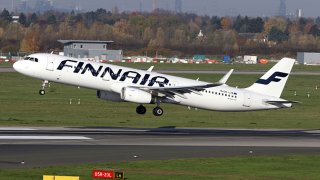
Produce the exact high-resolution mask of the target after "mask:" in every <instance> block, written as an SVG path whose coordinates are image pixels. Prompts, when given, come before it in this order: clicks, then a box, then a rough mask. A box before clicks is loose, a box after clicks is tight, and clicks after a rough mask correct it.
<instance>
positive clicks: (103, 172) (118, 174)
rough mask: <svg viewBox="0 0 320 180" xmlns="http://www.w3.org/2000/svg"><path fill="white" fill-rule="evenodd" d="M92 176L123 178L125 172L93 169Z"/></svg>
mask: <svg viewBox="0 0 320 180" xmlns="http://www.w3.org/2000/svg"><path fill="white" fill-rule="evenodd" d="M92 177H93V178H99V179H123V178H124V173H123V172H115V171H113V170H93V171H92Z"/></svg>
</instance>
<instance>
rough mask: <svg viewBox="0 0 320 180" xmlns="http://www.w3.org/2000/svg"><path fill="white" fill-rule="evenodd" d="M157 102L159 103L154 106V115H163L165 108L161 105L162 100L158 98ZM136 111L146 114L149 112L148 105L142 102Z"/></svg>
mask: <svg viewBox="0 0 320 180" xmlns="http://www.w3.org/2000/svg"><path fill="white" fill-rule="evenodd" d="M156 103H157V107H155V108H153V111H152V113H153V115H155V116H162V114H163V109H162V108H161V107H160V100H159V99H156ZM136 112H137V113H138V114H145V113H146V112H147V109H146V107H144V106H143V105H142V104H140V105H139V106H138V107H137V108H136Z"/></svg>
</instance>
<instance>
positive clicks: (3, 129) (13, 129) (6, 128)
mask: <svg viewBox="0 0 320 180" xmlns="http://www.w3.org/2000/svg"><path fill="white" fill-rule="evenodd" d="M35 130H37V129H34V128H20V127H0V131H35Z"/></svg>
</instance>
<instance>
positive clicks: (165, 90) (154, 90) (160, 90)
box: [131, 83, 222, 98]
mask: <svg viewBox="0 0 320 180" xmlns="http://www.w3.org/2000/svg"><path fill="white" fill-rule="evenodd" d="M221 85H222V84H221V83H209V84H204V85H194V86H173V87H136V86H131V88H137V89H140V90H143V91H146V92H149V93H150V94H152V95H155V96H159V97H164V96H167V97H173V96H174V95H177V96H179V97H182V98H186V97H185V96H184V94H185V93H195V94H198V95H202V94H201V92H200V91H202V90H204V89H206V88H210V87H216V86H221Z"/></svg>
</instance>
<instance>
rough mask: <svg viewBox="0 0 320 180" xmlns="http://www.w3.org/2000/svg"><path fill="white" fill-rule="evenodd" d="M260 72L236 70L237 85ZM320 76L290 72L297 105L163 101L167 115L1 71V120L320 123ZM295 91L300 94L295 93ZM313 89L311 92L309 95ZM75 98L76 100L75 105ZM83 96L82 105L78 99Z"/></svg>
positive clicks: (290, 93) (288, 94)
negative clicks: (192, 105)
mask: <svg viewBox="0 0 320 180" xmlns="http://www.w3.org/2000/svg"><path fill="white" fill-rule="evenodd" d="M179 76H184V77H188V78H194V79H195V78H198V77H200V79H201V80H205V81H211V82H214V81H217V80H218V79H219V78H220V77H221V75H204V74H201V75H191V74H186V75H183V74H181V75H180V74H179ZM258 77H259V76H257V75H233V76H231V78H230V79H229V81H228V84H230V85H232V86H239V87H246V86H248V85H250V84H252V83H253V82H254V81H255V80H256V79H257V78H258ZM316 85H318V86H319V88H320V79H319V77H317V76H290V78H289V81H288V83H287V86H286V88H285V90H284V94H283V97H284V98H285V99H289V100H296V101H301V102H303V103H302V104H297V105H296V106H295V107H294V108H291V109H281V110H270V111H258V112H231V113H226V112H214V111H206V110H194V109H191V110H188V108H187V107H184V106H177V105H172V104H162V105H161V106H162V107H163V109H164V110H165V114H164V115H163V116H161V117H154V116H153V115H152V112H151V110H152V108H153V107H154V105H147V114H146V115H144V116H141V115H137V114H136V113H135V108H136V104H134V103H113V102H109V101H104V100H100V99H97V98H96V91H94V90H89V89H84V88H80V89H78V88H76V87H72V86H67V85H62V84H56V83H52V84H51V88H49V89H48V90H47V94H46V95H45V96H40V95H38V90H39V88H40V80H36V79H33V78H29V77H26V76H23V75H20V74H18V73H0V125H2V126H114V127H163V126H176V127H225V128H235V127H236V128H319V127H320V111H319V107H320V100H319V97H320V96H319V93H320V89H318V90H316V89H315V87H316ZM294 91H296V92H297V96H294ZM307 92H310V94H311V97H310V98H307ZM70 99H73V101H72V104H71V105H70V104H69V101H70ZM78 99H80V100H81V102H80V103H81V104H78Z"/></svg>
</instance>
